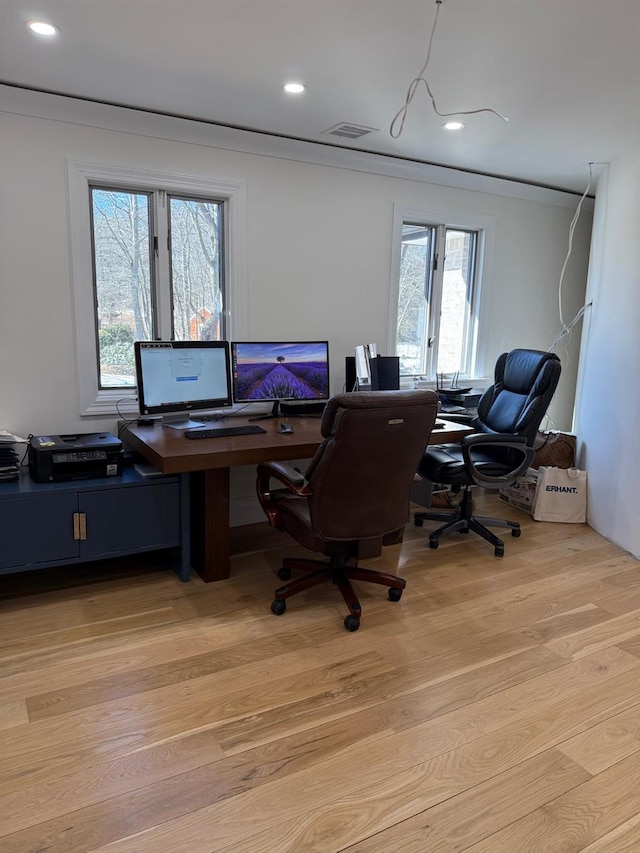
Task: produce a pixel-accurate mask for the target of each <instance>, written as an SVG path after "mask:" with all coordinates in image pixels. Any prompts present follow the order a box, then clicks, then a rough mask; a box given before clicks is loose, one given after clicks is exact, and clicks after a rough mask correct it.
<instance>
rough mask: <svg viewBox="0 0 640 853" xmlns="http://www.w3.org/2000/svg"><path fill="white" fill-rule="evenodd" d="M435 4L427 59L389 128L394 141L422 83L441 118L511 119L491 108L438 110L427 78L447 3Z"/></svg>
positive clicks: (410, 84)
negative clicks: (488, 115)
mask: <svg viewBox="0 0 640 853" xmlns="http://www.w3.org/2000/svg"><path fill="white" fill-rule="evenodd" d="M435 2H436V16H435V18H434V21H433V27H432V29H431V35H430V37H429V46H428V48H427V58H426V60H425V63H424V65H423V66H422V68H421V70H420V73H419V74H418V76H417V77H414V79H413V80H412V81H411V83H409V88H408V89H407V95H406V98H405V101H404V105H403V106H402V107H401V108H400V109H399V110H398V112H397V113H396V114H395V116H394V118H393V121H392V122H391V125H390V127H389V135H390V136H391V138H392V139H398V138H399V137H400V136H401V135H402V131H403V130H404V123H405V120H406V118H407V111H408V109H409V105H410V104H411V101H412V100H413V97H414V95H415V93H416V90H417V88H418V86H419V85H420V83H424V85H425V86H426V89H427V92H428V93H429V97H430V98H431V105H432V107H433V111H434V112H435V114H436V115H439V116H440V117H441V118H450V117H451V116H469V115H474V114H476V113H493V114H494V115H496V116H498V118H501V119H502V121H509V119H508V118H507V117H506V116H503V115H502V113H499V112H498V111H497V110H494V109H492V108H491V107H482V108H480V109H477V110H456V111H455V112H452V113H443V112H440V110H439V109H438V107H437V105H436V99H435V96H434V94H433V91H432V90H431V86H430V85H429V80H428V78H427V68H428V67H429V62H430V61H431V48H432V47H433V37H434V35H435V32H436V27H437V26H438V15H439V14H440V7H441V6H442V4H443V3H444V2H445V0H435ZM398 121H399V122H400V127H399V129H398V130H397V132H396V130H395V129H394V128H395V127H396V125H397V123H398Z"/></svg>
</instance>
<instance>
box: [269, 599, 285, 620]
mask: <svg viewBox="0 0 640 853" xmlns="http://www.w3.org/2000/svg"><path fill="white" fill-rule="evenodd" d="M286 609H287V602H286V601H277V600H276V601H272V602H271V612H272V613H275V614H276V616H282V614H283V613H284V611H285V610H286Z"/></svg>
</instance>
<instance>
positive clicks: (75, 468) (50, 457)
mask: <svg viewBox="0 0 640 853" xmlns="http://www.w3.org/2000/svg"><path fill="white" fill-rule="evenodd" d="M123 457H124V450H123V448H122V442H121V441H120V439H119V438H116V437H115V435H111V433H110V432H89V433H84V434H81V435H32V436H31V439H30V440H29V473H30V474H31V478H32V479H33V480H35V481H36V482H37V483H49V482H61V481H63V480H86V479H89V478H92V477H116V476H117V475H118V474H121V473H122V460H123Z"/></svg>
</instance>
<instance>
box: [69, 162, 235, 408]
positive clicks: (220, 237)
mask: <svg viewBox="0 0 640 853" xmlns="http://www.w3.org/2000/svg"><path fill="white" fill-rule="evenodd" d="M68 177H69V207H70V227H71V261H72V277H73V296H74V303H75V337H76V341H75V342H76V358H77V376H78V393H79V404H80V414H81V415H82V416H96V415H108V414H114V413H119V414H123V413H130V412H135V411H136V410H137V405H136V399H137V398H136V389H135V373H134V367H133V341H134V340H154V339H157V340H171V339H174V340H203V339H204V340H220V339H225V338H226V339H230V338H231V337H238V338H243V337H245V336H246V334H247V331H248V330H247V285H246V200H245V199H246V192H245V187H244V184H241V183H231V182H226V181H217V180H212V179H210V178H200V177H196V176H191V175H178V174H167V173H164V172H153V171H150V170H141V169H131V168H127V167H118V166H110V165H99V164H91V163H83V162H78V161H68Z"/></svg>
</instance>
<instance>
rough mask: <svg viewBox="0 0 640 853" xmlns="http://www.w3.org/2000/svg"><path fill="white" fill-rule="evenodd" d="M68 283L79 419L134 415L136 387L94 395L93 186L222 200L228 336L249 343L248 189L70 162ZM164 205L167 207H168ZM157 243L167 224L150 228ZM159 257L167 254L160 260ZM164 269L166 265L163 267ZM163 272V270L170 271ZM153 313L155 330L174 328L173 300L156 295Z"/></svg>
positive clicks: (212, 180)
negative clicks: (154, 315)
mask: <svg viewBox="0 0 640 853" xmlns="http://www.w3.org/2000/svg"><path fill="white" fill-rule="evenodd" d="M67 173H68V184H69V231H70V252H71V283H72V295H73V303H74V340H75V361H76V380H77V393H78V405H79V414H80V417H96V416H101V415H114V414H117V415H125V414H126V415H131V414H135V413H136V412H137V411H138V405H137V392H136V389H135V388H131V389H124V388H118V389H115V390H113V391H112V390H109V389H100V388H99V379H98V375H99V365H98V346H97V338H96V332H95V328H96V320H95V317H96V302H95V289H94V268H93V239H92V230H91V190H90V187H92V186H100V185H102V186H110V187H111V188H113V189H115V188H121V189H123V190H133V191H136V190H137V191H140V192H148V191H154V190H155V191H162V190H164V191H165V193H166V194H170V195H172V196H174V195H184V196H188V197H190V198H202V199H206V200H219V201H222V202H223V203H224V206H223V223H222V225H223V227H222V236H223V260H222V264H223V271H224V274H225V276H226V290H227V304H226V336H227V338H228V339H229V340H231V339H232V338H237V339H239V340H242V339H244V338H246V337H247V336H248V311H247V301H248V300H247V239H246V222H247V212H246V185H245V184H244V183H243V182H235V181H234V182H231V181H222V180H218V179H215V178H205V177H199V176H195V175H181V174H176V173H166V172H157V171H151V170H147V169H136V168H129V167H124V166H112V165H105V164H97V163H87V162H83V161H75V160H67ZM165 201H166V200H165ZM153 226H154V228H153V230H154V231H155V232H156V234H155V236H158V238H159V241H160V240H161V239H162V235H161V233H160V231H161V229H164V230H165V232H166V231H167V229H168V224H163V225H162V226H161V225H160V224H159V223H158V222H154V223H153ZM160 258H164V253H161V254H160ZM166 263H167V264H168V259H167V260H166ZM167 273H168V270H167ZM158 303H159V304H158V305H157V306H156V310H157V312H158V314H157V317H156V321H157V323H158V328H160V329H162V328H163V327H164V326H165V325H167V322H168V326H167V328H173V325H172V324H173V318H172V313H169V315H168V317H167V316H166V314H167V311H169V312H170V308H171V294H170V293H167V294H160V298H159V300H158Z"/></svg>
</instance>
